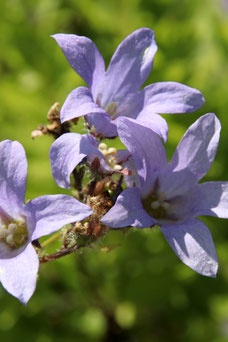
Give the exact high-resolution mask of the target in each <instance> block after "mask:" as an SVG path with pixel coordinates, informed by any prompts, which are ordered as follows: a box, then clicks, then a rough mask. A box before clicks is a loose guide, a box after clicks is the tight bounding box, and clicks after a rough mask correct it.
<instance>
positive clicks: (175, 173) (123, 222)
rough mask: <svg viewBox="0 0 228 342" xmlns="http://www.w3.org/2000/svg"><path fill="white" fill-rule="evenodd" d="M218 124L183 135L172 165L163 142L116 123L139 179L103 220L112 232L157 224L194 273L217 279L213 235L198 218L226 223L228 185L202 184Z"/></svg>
mask: <svg viewBox="0 0 228 342" xmlns="http://www.w3.org/2000/svg"><path fill="white" fill-rule="evenodd" d="M220 129H221V126H220V122H219V120H218V119H217V117H216V116H215V115H214V114H212V113H209V114H206V115H204V116H202V117H200V118H199V119H198V120H197V121H196V122H195V123H194V124H193V125H192V126H191V127H190V128H189V129H188V130H187V131H186V133H185V135H184V136H183V138H182V140H181V141H180V143H179V145H178V146H177V149H176V151H175V153H174V155H173V157H172V159H171V161H170V162H169V163H168V162H167V158H166V153H165V149H164V147H163V144H162V143H161V141H160V139H159V137H158V136H157V135H156V134H154V133H153V132H152V131H151V130H149V129H147V128H145V127H142V126H140V125H139V124H137V123H135V122H134V121H132V120H131V119H126V118H119V119H118V132H119V136H120V139H121V140H122V142H123V143H124V144H125V145H126V147H127V148H128V150H129V151H130V152H131V153H132V155H133V157H134V160H135V165H136V170H137V175H138V178H135V180H134V179H131V184H132V186H133V185H134V183H135V184H138V187H130V188H127V189H126V190H124V191H123V192H122V193H121V194H120V196H119V197H118V199H117V201H116V203H115V205H114V206H113V207H112V208H111V209H110V211H109V212H108V213H107V214H106V215H105V216H104V217H103V218H102V222H103V223H104V224H106V225H108V226H110V227H112V228H119V227H125V226H134V227H138V228H144V227H149V226H153V225H159V226H160V227H161V231H162V233H163V234H164V236H165V238H166V240H167V241H168V243H169V244H170V246H171V247H172V249H173V250H174V252H175V253H176V254H177V256H178V257H179V258H180V259H181V260H182V261H183V262H184V263H185V264H186V265H188V266H189V267H191V268H192V269H193V270H195V271H196V272H198V273H200V274H203V275H205V276H209V277H215V276H216V272H217V269H218V259H217V254H216V250H215V246H214V243H213V239H212V236H211V233H210V231H209V230H208V228H207V227H206V225H205V224H204V223H203V222H202V221H200V220H199V219H196V217H198V216H202V215H210V216H216V217H220V218H228V182H206V183H200V184H198V181H199V180H200V179H201V178H202V177H203V176H204V175H205V174H206V173H207V171H208V170H209V169H210V167H211V164H212V163H213V160H214V157H215V154H216V151H217V146H218V142H219V135H220Z"/></svg>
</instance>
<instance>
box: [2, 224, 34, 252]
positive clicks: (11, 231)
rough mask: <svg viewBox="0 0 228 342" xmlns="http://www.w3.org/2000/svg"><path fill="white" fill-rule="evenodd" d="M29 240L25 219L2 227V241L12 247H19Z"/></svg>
mask: <svg viewBox="0 0 228 342" xmlns="http://www.w3.org/2000/svg"><path fill="white" fill-rule="evenodd" d="M27 240H28V230H27V227H26V223H25V221H24V220H23V221H22V220H21V221H14V222H11V223H9V224H8V225H5V226H2V227H0V241H2V242H4V243H5V244H6V245H7V246H9V247H11V248H19V247H21V246H22V245H24V244H25V242H26V241H27Z"/></svg>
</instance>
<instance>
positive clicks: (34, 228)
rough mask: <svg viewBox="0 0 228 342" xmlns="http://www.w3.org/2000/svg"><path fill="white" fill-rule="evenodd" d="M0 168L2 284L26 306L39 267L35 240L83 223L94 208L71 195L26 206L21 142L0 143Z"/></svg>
mask: <svg viewBox="0 0 228 342" xmlns="http://www.w3.org/2000/svg"><path fill="white" fill-rule="evenodd" d="M0 165H1V168H0V282H1V283H2V285H3V287H4V288H5V289H6V290H7V291H8V292H9V293H10V294H11V295H13V296H15V297H17V298H18V299H19V300H20V301H21V302H22V303H23V304H26V303H27V302H28V300H29V299H30V297H31V296H32V294H33V292H34V290H35V287H36V279H37V272H38V267H39V259H38V256H37V253H36V251H35V249H34V247H33V246H32V241H33V240H37V239H39V238H40V237H41V236H44V235H48V234H51V233H53V232H55V231H57V230H58V229H60V228H61V227H62V226H64V225H66V224H68V223H71V222H75V221H80V220H83V219H84V218H86V217H88V216H89V215H91V213H92V209H91V208H90V207H89V206H87V205H85V204H82V203H80V202H78V201H77V200H76V199H74V198H73V197H71V196H67V195H49V196H40V197H37V198H35V199H33V200H31V201H29V202H27V203H26V204H24V197H25V190H26V178H27V159H26V155H25V151H24V148H23V147H22V145H21V144H20V143H19V142H17V141H10V140H4V141H2V142H1V143H0Z"/></svg>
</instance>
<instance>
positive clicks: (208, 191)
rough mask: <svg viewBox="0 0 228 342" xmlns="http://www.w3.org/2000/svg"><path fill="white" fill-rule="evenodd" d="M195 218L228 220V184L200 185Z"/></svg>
mask: <svg viewBox="0 0 228 342" xmlns="http://www.w3.org/2000/svg"><path fill="white" fill-rule="evenodd" d="M197 189H198V192H197V194H198V196H197V198H196V201H195V216H202V215H209V216H216V217H220V218H228V182H206V183H202V184H198V188H197Z"/></svg>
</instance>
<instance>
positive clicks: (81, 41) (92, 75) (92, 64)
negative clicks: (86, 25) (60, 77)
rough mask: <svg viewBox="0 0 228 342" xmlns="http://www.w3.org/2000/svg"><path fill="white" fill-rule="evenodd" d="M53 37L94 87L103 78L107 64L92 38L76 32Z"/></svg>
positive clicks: (72, 63) (77, 70)
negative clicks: (75, 33)
mask: <svg viewBox="0 0 228 342" xmlns="http://www.w3.org/2000/svg"><path fill="white" fill-rule="evenodd" d="M51 37H53V38H54V39H55V40H56V42H57V43H58V45H59V46H60V48H61V49H62V51H63V53H64V55H65V57H66V59H67V60H68V62H69V64H70V65H71V67H72V68H73V69H74V70H75V71H76V73H77V74H78V75H79V76H81V77H82V78H83V79H84V81H85V82H86V83H87V85H88V86H89V87H90V88H91V89H93V88H94V87H96V85H97V84H98V83H99V82H100V81H101V80H102V79H103V77H104V72H105V64H104V60H103V57H102V55H101V54H100V52H99V50H98V49H97V47H96V45H95V44H94V42H93V41H92V40H90V39H89V38H87V37H83V36H77V35H74V34H64V33H58V34H54V35H53V36H51Z"/></svg>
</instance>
